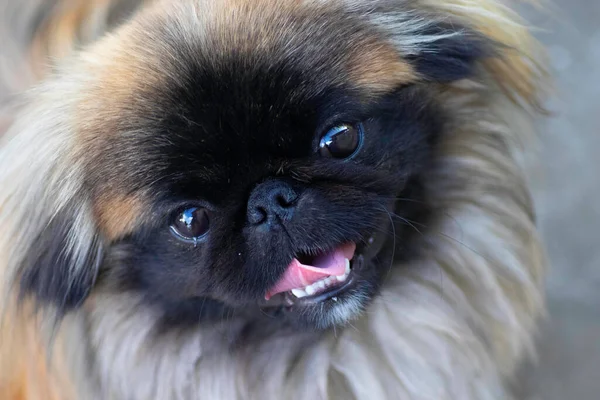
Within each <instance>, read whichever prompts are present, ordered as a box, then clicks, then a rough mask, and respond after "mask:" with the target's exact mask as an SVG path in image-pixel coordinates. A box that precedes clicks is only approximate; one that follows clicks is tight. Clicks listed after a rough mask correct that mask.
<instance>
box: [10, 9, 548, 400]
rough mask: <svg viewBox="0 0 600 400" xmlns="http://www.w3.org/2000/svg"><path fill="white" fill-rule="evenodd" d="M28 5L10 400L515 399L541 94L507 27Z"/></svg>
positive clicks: (496, 13) (15, 141) (461, 20)
mask: <svg viewBox="0 0 600 400" xmlns="http://www.w3.org/2000/svg"><path fill="white" fill-rule="evenodd" d="M7 3H8V2H7ZM12 3H13V4H12V5H11V6H9V5H5V9H7V7H14V8H15V9H14V10H11V12H7V13H5V14H6V15H7V16H11V18H15V17H14V16H15V15H25V14H23V13H27V15H28V17H27V16H25V17H23V20H25V21H28V22H27V23H26V24H23V25H22V26H23V28H21V29H23V30H24V31H25V30H27V31H28V32H34V33H33V34H31V35H29V36H27V35H25V34H23V35H22V36H23V37H25V39H24V40H23V42H24V44H23V43H21V44H14V43H16V42H15V41H13V42H12V43H13V47H11V49H13V50H14V52H15V54H16V53H18V54H19V55H20V56H19V57H17V56H16V55H15V57H14V58H11V60H13V61H14V63H13V64H14V65H20V67H19V68H13V70H16V73H18V74H20V76H26V77H27V78H26V79H25V80H24V81H23V82H25V83H23V85H22V86H29V85H30V84H31V86H32V87H31V88H30V89H28V90H25V88H24V87H23V88H18V90H17V89H14V90H13V91H15V92H16V91H21V89H23V94H22V95H19V96H17V97H16V98H15V99H13V100H11V104H12V106H11V108H10V112H5V115H7V117H6V118H5V121H7V122H6V123H5V125H6V128H5V129H4V132H3V133H2V136H1V137H0V187H1V188H2V189H1V191H0V226H1V227H2V230H1V231H0V278H1V281H2V284H3V286H2V297H1V298H2V300H1V301H2V311H3V313H2V325H1V330H0V335H1V337H0V339H1V341H0V393H2V398H3V399H11V400H12V399H15V400H16V399H28V400H29V399H61V400H62V399H117V400H120V399H135V400H138V399H196V398H202V399H276V398H277V399H280V398H284V399H461V400H471V399H472V400H475V399H477V400H483V399H490V400H492V399H509V398H511V393H510V384H511V382H512V381H513V379H514V374H515V368H516V367H517V366H518V365H519V363H520V362H521V361H522V360H524V359H525V358H526V357H528V355H530V354H531V351H532V349H533V341H534V336H535V327H536V322H537V321H538V319H539V317H540V316H541V315H543V311H544V296H543V290H542V287H543V272H544V269H545V259H544V252H543V249H542V245H541V243H540V240H539V237H538V234H537V232H536V227H535V215H534V209H533V206H532V202H531V199H530V195H529V191H528V185H527V179H526V172H525V168H524V167H523V165H522V164H523V163H522V162H521V160H522V159H523V157H527V156H528V155H529V154H530V151H531V149H532V147H533V142H534V141H533V140H532V139H534V136H535V130H534V122H535V119H536V118H537V116H538V115H539V114H540V113H539V111H540V109H541V106H540V104H541V102H542V100H543V89H544V87H545V81H546V74H545V72H544V68H543V51H542V50H541V49H540V47H539V45H538V44H537V43H536V41H535V40H534V39H533V38H532V36H531V35H530V33H529V31H528V30H527V28H526V27H525V25H524V24H523V23H522V21H521V20H520V19H519V18H518V16H517V15H516V14H515V12H513V11H511V10H510V9H509V8H508V6H507V5H506V4H504V3H503V2H501V1H499V0H469V1H467V0H444V1H441V0H394V1H392V0H152V1H142V0H133V1H131V0H130V1H126V0H102V1H101V0H93V1H87V0H55V1H41V2H37V3H36V4H35V5H29V6H28V5H23V4H21V5H16V3H15V2H12ZM24 4H25V3H24ZM12 33H13V35H14V36H15V37H16V35H17V33H16V31H15V32H12ZM6 59H8V56H7V57H6ZM19 60H22V61H23V62H22V63H21V64H19V62H18V61H19ZM14 65H13V66H14ZM3 75H4V76H3V79H4V80H5V83H6V82H8V81H9V80H10V79H9V78H8V77H9V76H10V77H14V76H16V75H14V74H13V75H9V73H8V72H7V71H4V72H3ZM5 110H8V108H6V107H5Z"/></svg>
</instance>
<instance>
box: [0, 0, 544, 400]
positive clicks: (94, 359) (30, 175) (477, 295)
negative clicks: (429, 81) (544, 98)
mask: <svg viewBox="0 0 600 400" xmlns="http://www.w3.org/2000/svg"><path fill="white" fill-rule="evenodd" d="M315 1H316V0H315ZM334 1H335V0H320V1H319V2H322V3H327V2H334ZM339 2H340V3H344V7H348V8H350V9H353V10H355V12H357V13H363V14H365V15H366V16H367V18H368V19H370V20H371V21H372V23H373V24H376V25H377V26H378V27H379V29H381V30H382V31H383V32H385V33H386V35H387V36H388V37H389V40H390V42H391V43H392V44H394V45H395V46H398V47H399V48H402V49H407V48H413V49H414V50H415V53H418V52H419V51H421V50H423V49H430V50H431V51H435V46H434V44H435V42H436V41H437V40H440V38H436V37H434V36H430V37H423V36H417V35H414V36H410V35H408V36H407V35H406V34H405V33H406V32H411V31H416V30H417V29H418V28H420V27H421V26H422V25H423V24H426V23H427V21H424V20H416V19H411V18H410V16H407V15H394V14H390V13H387V14H378V13H377V12H376V11H375V10H374V9H373V8H372V6H371V3H370V2H369V1H359V0H339ZM3 3H5V4H4V7H7V4H9V3H13V2H9V1H5V2H3ZM49 3H56V4H53V5H51V6H50V7H48V4H45V5H43V7H44V8H43V10H42V15H44V16H45V18H39V16H38V17H37V19H36V18H31V22H30V24H26V25H25V26H28V27H31V26H32V25H31V24H34V25H36V28H37V32H38V34H37V35H36V36H34V37H33V39H32V40H31V41H30V42H29V45H28V46H26V47H23V48H20V47H19V46H18V45H15V46H13V47H12V49H13V50H14V51H15V52H16V53H19V54H20V55H21V58H20V59H22V60H26V62H25V65H28V66H29V71H31V74H30V75H29V76H33V77H36V78H33V80H35V79H39V78H41V77H44V78H45V79H44V80H43V82H42V83H41V84H40V85H38V86H36V88H35V89H33V90H32V91H31V92H29V93H28V94H27V95H26V97H25V101H23V102H22V103H20V104H23V105H22V106H20V108H21V109H22V110H21V111H20V114H18V116H17V117H16V118H14V121H12V119H13V115H12V114H11V115H8V116H7V117H6V118H7V119H10V120H11V123H10V127H9V129H8V130H7V131H6V132H5V133H4V134H3V136H2V137H0V188H1V189H0V281H1V282H2V283H3V284H4V286H3V290H2V297H1V298H0V299H1V301H2V303H1V306H2V311H3V314H2V316H3V323H2V325H1V330H0V397H1V398H2V399H15V400H16V399H54V398H55V399H69V398H73V399H75V398H78V399H79V398H81V399H83V398H85V399H88V398H89V399H150V398H156V399H184V398H203V399H236V398H249V399H275V398H284V399H287V398H289V399H325V398H331V399H350V398H355V399H386V398H389V399H392V398H394V399H461V400H486V399H490V400H499V399H510V398H511V394H510V393H509V392H508V390H507V387H508V386H507V383H508V382H509V381H510V380H511V379H512V374H513V372H514V369H515V367H516V365H517V364H518V363H519V362H520V361H521V360H522V358H523V357H524V356H525V355H526V354H528V353H529V352H530V351H531V350H532V335H533V333H534V331H535V329H534V328H535V323H536V320H537V318H538V317H539V316H540V315H541V314H542V313H543V293H542V279H543V270H544V264H545V260H544V255H543V251H542V249H541V246H540V243H539V239H538V234H537V232H536V228H535V220H534V211H533V208H532V204H531V200H530V197H529V193H528V188H527V183H526V181H525V172H524V170H523V168H522V167H521V165H520V164H519V162H518V160H520V159H521V157H523V156H526V155H527V154H528V150H529V147H530V140H531V139H532V136H533V126H532V120H533V114H534V112H535V109H536V107H537V106H538V105H539V97H538V96H539V90H540V88H541V85H542V82H543V78H544V74H543V71H542V69H541V68H540V67H539V65H538V63H537V62H538V60H539V58H538V57H539V54H538V52H539V49H538V48H537V45H536V43H535V41H534V40H533V39H532V38H531V36H530V34H529V33H528V31H527V29H526V28H525V27H524V26H523V25H522V22H521V21H520V20H519V18H518V17H517V16H516V15H515V14H514V13H513V12H512V11H510V10H509V9H508V8H507V6H506V5H505V4H504V3H503V2H501V1H499V0H414V1H407V3H410V5H411V7H413V8H414V9H417V10H421V11H426V12H428V13H431V15H432V16H437V17H439V18H451V19H452V20H453V21H457V22H464V23H466V24H467V25H468V26H471V27H473V28H475V29H476V30H477V31H479V33H481V34H483V35H484V36H485V37H486V38H488V39H490V40H492V41H494V42H496V43H498V44H499V45H500V46H499V47H498V48H499V49H501V50H500V53H499V54H497V55H495V56H494V57H491V58H489V59H487V60H486V61H485V62H484V63H483V64H482V65H481V66H480V67H481V70H480V72H479V73H478V74H477V77H476V79H472V80H464V81H460V82H458V83H455V84H448V85H445V86H444V88H443V90H442V92H441V93H442V102H443V104H444V107H445V109H446V111H447V112H448V113H450V115H453V116H454V119H453V126H452V129H451V132H450V133H449V134H447V135H446V136H445V137H443V138H442V143H441V145H440V146H439V147H438V149H437V151H438V153H437V154H436V162H435V165H434V168H433V171H432V173H431V177H432V178H431V179H430V180H428V181H427V182H426V183H427V185H428V186H427V188H426V189H427V191H428V193H429V195H430V197H431V201H432V204H433V205H434V206H435V210H436V211H435V213H436V214H435V219H434V221H433V222H432V223H431V225H429V226H427V227H420V226H415V229H417V230H420V231H422V235H423V240H422V241H420V243H421V245H422V246H423V250H424V251H425V254H427V258H425V259H420V260H418V261H415V262H411V263H409V264H408V265H403V266H401V267H399V268H394V269H393V270H391V271H392V272H390V275H389V277H388V278H387V280H386V283H385V286H384V288H383V291H382V293H381V295H380V296H379V297H378V298H377V299H376V300H375V301H374V302H373V303H372V304H371V305H370V306H369V308H368V309H367V310H366V312H365V313H364V315H363V317H362V318H361V319H359V320H358V321H356V322H354V323H352V325H351V326H349V327H347V328H345V329H338V330H337V331H332V332H330V333H327V334H326V335H324V336H323V337H322V339H321V340H319V341H317V342H307V340H305V339H304V338H303V337H302V336H294V337H290V338H286V337H281V338H279V339H277V341H274V340H270V341H269V342H268V343H263V344H261V345H257V346H255V347H252V348H248V349H245V350H244V351H243V352H241V353H240V352H236V353H231V352H229V351H227V349H228V348H229V347H230V345H231V343H232V342H235V340H236V337H237V336H238V334H240V332H238V330H237V329H241V328H242V327H241V326H239V327H236V325H235V322H228V323H227V331H226V332H227V334H226V335H225V334H224V332H225V325H224V324H225V323H224V324H217V325H215V326H210V327H202V328H197V329H194V330H188V331H183V332H171V333H168V335H167V336H165V337H163V338H161V339H160V340H156V339H154V336H152V335H151V329H152V327H153V326H154V325H155V324H156V316H154V315H153V314H152V312H151V311H150V310H148V309H144V308H140V307H138V304H137V303H138V302H139V301H141V299H137V298H131V295H125V294H123V295H122V296H120V297H119V296H115V295H114V294H107V293H103V292H102V291H99V292H95V293H93V294H92V295H91V297H89V298H88V299H87V301H86V302H85V303H84V305H83V307H82V308H80V309H78V310H76V311H74V312H73V313H71V314H69V315H67V316H66V317H65V318H64V320H63V321H62V323H61V324H60V326H59V327H56V326H55V325H53V324H52V323H50V326H44V325H43V321H44V320H46V319H45V318H44V316H43V315H40V314H38V313H36V312H35V311H36V310H35V306H33V305H31V304H29V303H27V302H26V303H25V304H23V303H20V305H17V301H16V294H15V290H14V289H15V285H16V281H17V279H18V278H19V276H20V275H19V274H20V271H19V265H20V262H21V261H22V260H23V258H24V257H26V256H27V252H28V249H29V248H30V247H31V246H32V244H33V245H34V246H35V243H32V241H33V240H35V239H36V238H37V237H39V235H40V234H41V233H42V232H43V231H44V229H46V228H47V227H48V226H49V224H51V223H52V221H53V219H54V218H55V217H56V216H57V215H60V214H61V213H68V215H72V216H74V218H75V220H74V221H72V223H71V224H70V225H69V226H68V227H66V228H65V229H67V230H68V234H67V237H68V241H67V243H66V244H65V254H66V256H67V257H69V258H70V260H71V261H72V262H71V263H70V265H71V267H72V268H73V276H75V277H77V278H76V279H92V278H91V277H87V276H86V275H85V274H81V271H80V269H81V268H82V266H83V265H84V264H85V263H84V260H87V259H89V258H90V257H92V258H93V257H94V254H93V253H94V252H97V251H101V248H102V239H101V238H100V237H99V234H98V232H97V222H96V221H95V220H94V215H93V212H92V210H91V208H90V207H91V206H90V203H89V198H88V197H87V196H88V194H87V193H86V192H85V190H84V189H85V188H84V186H83V181H82V179H83V178H82V171H81V168H82V167H81V159H80V157H82V155H81V154H80V153H79V152H78V151H77V148H76V146H77V140H78V139H77V135H76V134H75V133H74V131H73V125H74V121H73V115H74V114H75V112H74V110H75V108H76V107H77V103H78V101H79V100H80V99H81V96H82V92H83V91H85V90H86V89H85V84H86V82H87V81H88V80H89V76H88V74H94V73H96V72H95V71H93V70H90V69H89V68H87V69H86V68H83V67H81V66H82V65H84V64H85V63H86V62H87V63H88V64H89V63H91V64H94V63H96V62H100V61H96V60H94V59H93V58H94V57H98V58H101V57H102V55H99V56H98V53H99V51H97V52H93V51H88V52H84V53H83V55H82V56H81V57H77V56H72V55H70V54H69V53H70V51H71V50H72V49H73V48H77V47H79V46H81V45H86V44H87V43H88V42H94V41H95V40H96V39H97V38H98V37H99V36H101V34H102V33H103V32H104V31H105V30H106V29H109V28H111V27H112V26H114V25H117V24H118V23H119V22H115V17H113V18H112V19H111V22H110V23H107V21H108V20H109V19H110V18H109V16H110V15H113V14H114V13H116V11H115V10H116V7H118V6H123V4H118V3H119V2H117V1H99V0H97V1H93V2H92V1H90V2H88V1H84V0H81V1H67V0H63V1H57V2H49ZM129 3H131V2H129ZM140 3H141V2H140ZM188 3H189V4H192V3H194V2H193V1H190V2H188ZM383 3H385V2H383ZM388 3H390V4H393V3H394V2H393V1H389V2H388ZM33 9H34V10H36V11H40V8H39V7H34V8H33ZM48 9H50V10H53V12H49V11H48ZM125 9H127V10H130V8H128V7H125ZM127 10H126V11H125V14H123V15H129V14H128V13H129V11H127ZM25 11H31V9H25ZM67 11H69V12H67ZM171 11H172V10H171ZM185 11H186V10H185V7H183V10H180V11H179V12H181V13H182V15H183V13H184V12H185ZM187 11H189V10H187ZM111 13H113V14H111ZM12 14H14V13H12ZM35 14H36V13H31V14H30V15H35ZM181 20H182V21H184V22H182V23H185V20H186V17H183V16H182V17H181ZM90 21H93V23H92V22H90ZM3 22H4V21H3ZM62 24H64V25H62ZM70 24H72V25H70ZM61 26H62V28H60V27H61ZM124 29H128V27H127V26H126V27H125V28H124ZM400 33H403V34H402V35H400ZM107 40H118V38H116V39H115V37H113V38H109V39H107ZM44 41H45V42H44ZM407 41H409V42H407ZM12 44H13V45H14V43H12ZM96 50H101V49H100V47H98V48H96ZM48 56H50V57H55V58H58V59H61V60H63V61H62V63H61V64H62V66H61V67H60V68H59V69H58V70H56V71H52V70H51V69H48V68H44V67H43V66H44V65H45V64H44V63H45V61H42V60H45V59H46V57H48ZM15 60H16V59H15ZM65 60H66V61H65ZM82 60H83V61H82ZM22 65H23V64H22ZM54 74H56V75H57V76H58V77H59V78H60V79H55V78H53V77H52V75H54ZM13 76H15V75H9V74H8V73H7V72H6V71H4V72H3V79H7V80H10V79H12V77H13ZM7 77H8V78H7ZM46 78H48V79H46ZM13 89H18V90H20V89H22V88H13ZM11 110H12V108H11ZM32 143H43V146H32V145H31V144H32ZM67 283H68V282H67ZM65 301H66V300H65ZM350 306H351V305H349V307H350ZM57 329H58V331H56V330H57ZM48 332H53V334H52V337H51V338H49V337H48V335H47V334H46V333H48ZM50 339H51V340H50ZM51 343H52V346H50V344H51ZM50 350H51V351H50ZM75 393H78V394H75Z"/></svg>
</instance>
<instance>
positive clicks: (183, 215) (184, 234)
mask: <svg viewBox="0 0 600 400" xmlns="http://www.w3.org/2000/svg"><path fill="white" fill-rule="evenodd" d="M208 228H209V223H208V210H207V209H206V208H201V207H190V208H186V209H185V210H183V211H182V212H180V213H179V214H177V215H176V216H175V219H174V220H173V222H172V223H171V230H172V231H173V232H174V233H175V234H176V235H177V236H178V237H180V238H182V239H186V240H196V239H199V238H200V237H202V236H204V235H206V233H207V232H208Z"/></svg>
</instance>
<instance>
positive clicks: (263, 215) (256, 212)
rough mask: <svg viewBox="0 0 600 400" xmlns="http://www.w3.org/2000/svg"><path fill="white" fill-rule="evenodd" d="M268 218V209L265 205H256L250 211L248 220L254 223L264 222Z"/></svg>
mask: <svg viewBox="0 0 600 400" xmlns="http://www.w3.org/2000/svg"><path fill="white" fill-rule="evenodd" d="M267 218H268V214H267V210H265V209H264V208H263V207H254V208H253V209H252V210H250V212H249V213H248V220H249V222H250V223H252V224H262V223H264V222H265V221H266V220H267Z"/></svg>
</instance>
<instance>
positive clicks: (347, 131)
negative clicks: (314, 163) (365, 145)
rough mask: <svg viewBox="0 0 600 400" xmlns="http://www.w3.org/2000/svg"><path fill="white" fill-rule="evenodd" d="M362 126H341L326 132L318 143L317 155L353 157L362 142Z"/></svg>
mask: <svg viewBox="0 0 600 400" xmlns="http://www.w3.org/2000/svg"><path fill="white" fill-rule="evenodd" d="M362 135H363V127H362V124H356V125H351V124H341V125H337V126H335V127H333V128H331V129H330V130H328V131H327V132H326V133H325V135H323V137H322V138H321V141H320V142H319V153H320V154H321V155H322V156H324V157H333V158H348V157H351V156H353V155H354V154H355V153H356V152H357V151H358V148H359V147H360V143H361V141H362Z"/></svg>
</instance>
